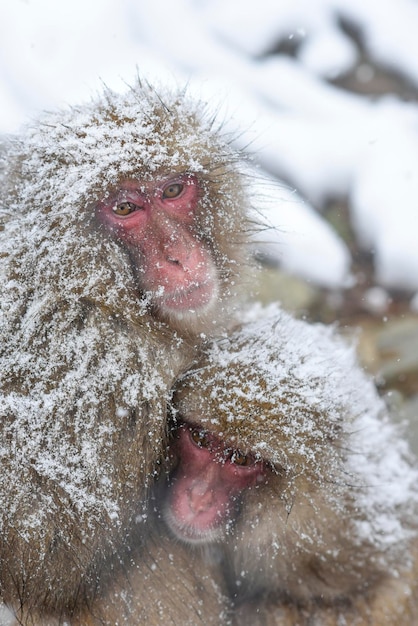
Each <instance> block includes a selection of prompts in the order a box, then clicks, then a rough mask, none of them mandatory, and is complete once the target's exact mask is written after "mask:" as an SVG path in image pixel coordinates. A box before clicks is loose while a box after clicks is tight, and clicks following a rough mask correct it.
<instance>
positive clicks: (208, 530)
mask: <svg viewBox="0 0 418 626" xmlns="http://www.w3.org/2000/svg"><path fill="white" fill-rule="evenodd" d="M163 517H164V520H165V523H166V524H167V526H168V527H169V529H170V530H171V532H172V533H173V534H174V536H175V537H176V538H177V539H179V540H180V541H184V542H185V543H188V544H193V545H201V544H208V543H215V542H216V541H219V540H220V539H222V537H223V536H224V535H225V528H224V525H223V524H222V523H217V524H212V525H210V526H206V525H203V526H201V527H199V526H198V525H197V524H193V525H191V524H188V523H187V522H185V523H181V522H180V521H179V520H178V519H177V518H176V517H175V516H174V515H173V514H172V512H171V511H170V508H169V507H166V508H165V509H164V512H163Z"/></svg>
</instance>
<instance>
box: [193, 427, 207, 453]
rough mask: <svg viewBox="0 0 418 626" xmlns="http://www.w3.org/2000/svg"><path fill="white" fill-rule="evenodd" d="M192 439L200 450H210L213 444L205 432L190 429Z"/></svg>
mask: <svg viewBox="0 0 418 626" xmlns="http://www.w3.org/2000/svg"><path fill="white" fill-rule="evenodd" d="M190 437H191V438H192V441H193V442H194V443H195V444H196V445H197V446H199V448H208V447H209V446H210V444H211V438H210V437H209V435H208V433H207V432H206V431H205V430H200V429H198V428H190Z"/></svg>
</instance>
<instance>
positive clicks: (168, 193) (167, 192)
mask: <svg viewBox="0 0 418 626" xmlns="http://www.w3.org/2000/svg"><path fill="white" fill-rule="evenodd" d="M183 189H184V185H182V184H181V183H171V184H170V185H167V187H166V188H165V189H164V190H163V198H168V199H171V198H178V196H180V195H181V193H182V191H183Z"/></svg>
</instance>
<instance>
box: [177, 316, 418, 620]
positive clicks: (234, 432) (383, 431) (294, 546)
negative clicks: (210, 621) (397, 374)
mask: <svg viewBox="0 0 418 626" xmlns="http://www.w3.org/2000/svg"><path fill="white" fill-rule="evenodd" d="M173 401H174V405H175V416H176V419H177V420H178V421H179V423H180V424H182V423H186V424H191V425H193V428H191V427H185V426H181V427H180V428H181V429H182V433H187V431H188V433H189V439H188V440H187V445H186V446H185V447H183V446H181V445H180V446H179V445H178V440H177V441H176V440H175V442H174V444H173V446H174V450H175V451H176V452H177V454H179V455H180V461H179V463H180V465H179V467H180V470H181V474H180V477H179V480H177V482H176V481H175V480H174V481H173V483H172V487H171V490H172V492H171V493H170V487H169V492H168V498H167V502H168V504H167V506H168V512H166V514H165V517H166V520H167V522H168V525H169V527H170V528H171V530H172V531H173V532H174V534H175V536H176V537H177V538H180V539H182V540H184V541H186V542H188V543H192V542H193V540H194V536H197V537H199V535H200V539H201V541H200V543H201V544H202V543H203V541H204V539H205V538H206V540H207V542H208V543H211V542H214V543H215V545H216V544H217V545H218V548H217V549H219V545H221V546H222V548H221V549H222V551H223V553H224V568H225V575H226V579H227V586H228V588H229V593H230V594H231V598H233V600H234V603H235V620H236V624H240V625H242V624H251V625H254V624H257V625H260V626H261V625H266V624H267V625H273V624H279V623H280V624H284V625H285V626H295V625H296V624H297V625H298V626H299V625H306V626H307V625H308V624H309V625H312V624H315V625H318V626H319V625H321V626H328V625H329V626H337V625H339V624H350V625H361V626H366V624H367V625H373V626H382V625H384V626H390V625H392V624H398V623H399V624H403V625H405V624H406V625H408V626H412V625H415V626H416V624H417V623H418V550H417V532H418V513H417V512H418V470H417V467H416V465H415V461H414V459H412V458H411V456H410V452H409V448H408V444H407V442H406V441H405V440H404V439H403V438H402V435H401V434H400V433H399V430H398V426H395V425H394V424H393V423H391V421H390V419H389V417H388V415H387V412H386V409H385V406H384V403H383V401H382V400H381V399H380V398H379V396H378V395H377V392H376V389H375V386H374V384H373V382H372V381H371V380H370V379H369V378H368V377H367V375H366V374H365V373H364V372H363V371H362V369H361V368H360V367H359V365H358V364H357V362H356V356H355V347H354V346H352V345H349V343H348V342H347V341H346V340H345V339H342V338H341V337H339V336H338V335H337V334H336V332H335V329H333V328H330V327H326V326H323V325H319V324H318V325H309V324H308V323H306V322H303V321H299V320H295V319H293V318H291V317H290V316H289V315H287V314H286V313H284V312H280V311H279V310H278V309H276V308H275V307H269V308H268V309H265V310H260V309H257V310H254V312H253V317H252V319H250V316H249V319H248V321H247V323H246V324H244V325H243V326H241V327H240V328H238V329H236V330H235V331H234V332H233V333H232V334H230V336H228V337H227V338H223V339H221V340H218V341H216V342H213V343H211V344H210V346H209V347H208V351H207V352H206V353H205V355H204V356H203V358H202V359H201V360H199V361H198V363H197V364H196V366H193V368H192V369H191V370H190V371H189V372H188V373H186V375H185V376H184V377H183V379H182V380H181V381H180V382H179V384H178V385H177V388H176V391H175V394H174V396H173ZM183 436H184V437H185V436H186V435H185V434H184V435H183V434H181V435H180V437H181V438H182V437H183ZM181 438H180V441H181ZM199 440H201V442H203V444H202V443H199ZM220 440H222V441H223V442H225V444H224V446H222V445H221V444H220ZM212 441H214V442H216V443H215V445H214V449H215V450H218V451H219V458H218V459H217V460H216V459H213V458H212V459H211V461H210V462H209V461H208V454H209V453H210V450H211V446H212V443H211V442H212ZM192 442H193V443H194V444H195V448H194V450H195V452H194V456H193V457H192V458H193V459H194V461H193V464H192V471H194V472H195V473H196V476H197V477H199V476H200V475H201V472H200V470H196V469H193V468H195V467H196V466H197V458H198V457H200V459H201V461H202V464H203V463H206V467H207V468H209V467H211V468H213V467H214V466H215V462H216V468H217V469H216V472H217V484H221V483H222V480H224V482H225V485H228V481H229V480H230V478H229V472H230V467H229V464H230V462H232V458H233V457H232V456H229V455H230V454H232V455H233V454H234V451H235V450H239V455H240V456H239V458H242V459H250V464H249V467H250V468H251V467H254V465H253V463H254V461H255V462H256V463H258V464H261V463H262V464H263V465H264V470H263V473H262V476H263V479H262V480H260V481H259V482H258V484H257V485H256V486H254V485H251V486H250V487H249V488H244V489H243V490H242V491H241V493H240V498H239V503H238V506H239V512H238V515H236V513H235V512H234V515H231V516H230V518H229V521H230V524H229V526H227V525H226V523H225V522H226V519H225V518H226V515H225V510H226V507H225V502H224V500H225V497H226V493H227V489H228V488H227V486H225V490H224V491H223V490H222V489H221V488H219V489H217V490H215V491H214V493H213V494H212V497H216V495H217V494H218V496H219V503H218V510H219V515H220V516H221V517H222V518H223V522H222V523H223V527H224V529H226V530H225V532H224V533H223V536H222V537H220V536H219V534H218V533H215V535H214V536H213V537H212V536H211V533H210V532H209V530H208V527H209V525H210V524H209V523H208V522H207V520H205V518H204V517H203V518H202V520H200V518H199V517H198V515H197V513H196V514H195V515H194V516H193V514H192V512H191V511H192V510H193V507H194V504H193V503H194V502H195V501H198V500H197V499H196V498H194V500H192V499H191V497H192V496H191V494H192V493H193V491H192V490H191V488H193V490H194V491H195V492H196V493H198V489H199V485H198V484H196V485H195V484H194V483H193V476H192V475H191V473H189V475H187V467H185V465H184V463H182V461H181V455H182V454H186V458H187V455H188V456H189V458H191V453H190V451H189V448H190V446H191V445H192ZM227 450H229V452H226V451H227ZM224 455H226V458H227V462H224V461H223V458H224ZM214 461H215V462H214ZM210 471H214V470H212V469H211V470H210ZM223 471H225V477H224V479H223V478H222V472H223ZM202 485H203V486H202V494H205V495H206V493H207V489H206V486H207V485H206V482H205V479H204V478H203V480H202ZM208 497H209V496H208ZM202 500H203V495H202ZM211 507H212V510H213V509H214V508H216V504H215V503H211ZM202 508H203V507H202ZM188 509H190V513H189V511H188ZM212 522H213V515H212ZM215 526H216V524H215ZM202 529H203V532H202Z"/></svg>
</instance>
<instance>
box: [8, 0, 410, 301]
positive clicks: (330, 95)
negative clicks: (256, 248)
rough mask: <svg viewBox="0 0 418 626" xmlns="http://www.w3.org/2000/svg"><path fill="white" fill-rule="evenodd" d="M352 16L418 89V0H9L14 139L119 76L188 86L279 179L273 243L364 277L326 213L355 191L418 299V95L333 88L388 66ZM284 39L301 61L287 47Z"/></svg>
mask: <svg viewBox="0 0 418 626" xmlns="http://www.w3.org/2000/svg"><path fill="white" fill-rule="evenodd" d="M341 20H343V21H344V23H345V24H350V25H351V26H353V27H354V29H355V30H356V31H357V32H358V33H359V36H360V38H361V41H362V45H363V47H364V49H365V51H366V53H367V55H368V58H369V59H370V60H371V61H372V62H373V64H375V65H377V66H381V67H386V68H388V69H392V70H393V71H395V72H396V73H398V74H399V75H401V76H404V77H405V78H407V79H408V80H409V81H410V83H411V84H412V85H414V86H415V87H416V88H418V37H417V33H418V2H417V1H416V0H380V1H379V2H377V1H376V0H350V2H347V1H346V0H296V1H295V0H257V2H252V1H251V0H152V2H149V1H148V0H87V2H86V1H85V0H61V1H60V2H56V1H55V0H2V2H1V4H0V86H1V88H0V110H1V116H0V132H2V133H5V132H15V131H16V130H17V129H18V128H19V126H20V125H21V124H22V123H23V122H25V121H27V120H28V119H30V118H31V117H33V116H34V115H35V114H36V112H37V111H39V110H40V109H43V108H52V107H56V106H65V105H67V104H68V103H69V104H73V103H76V102H79V101H84V100H86V99H88V98H89V97H90V95H91V94H92V93H94V92H95V91H97V90H101V88H102V84H103V83H106V84H107V85H108V86H110V87H112V88H115V89H118V90H121V89H126V84H129V83H130V82H132V81H133V78H134V76H135V75H136V73H139V74H140V75H141V76H144V77H147V78H149V79H150V80H151V81H156V82H157V83H161V82H167V81H172V82H174V83H176V84H183V83H184V82H185V81H188V82H189V84H190V87H189V88H190V89H191V90H193V91H195V92H196V94H197V95H198V96H199V97H203V98H204V99H205V100H208V101H209V102H210V104H211V105H213V107H214V108H215V109H216V110H218V112H219V115H220V117H221V118H224V119H225V120H226V122H225V126H226V128H227V129H229V128H232V129H233V130H236V131H237V145H239V146H246V145H250V149H251V152H252V153H254V154H255V155H256V159H257V160H258V162H259V164H260V165H261V171H264V172H265V173H266V176H265V177H264V178H263V180H262V181H261V182H260V183H259V185H258V187H257V189H256V190H255V200H256V203H258V204H259V205H260V206H261V207H262V210H263V211H264V212H265V213H266V215H267V216H268V219H269V221H270V222H271V223H273V224H274V225H276V226H277V227H278V230H277V232H276V233H275V235H273V233H272V231H269V232H268V242H265V243H264V246H265V250H268V252H269V253H270V254H272V255H273V256H276V257H279V258H280V262H281V263H282V265H283V267H284V268H285V269H287V270H288V271H290V272H294V273H296V274H298V275H300V276H303V277H304V278H307V279H308V280H311V281H313V282H315V283H317V284H319V285H324V286H328V287H331V288H342V287H345V286H347V285H349V284H350V266H351V258H350V253H349V251H348V249H347V247H346V246H345V244H344V242H343V241H342V240H341V239H340V238H339V237H338V235H337V234H336V233H335V232H334V231H333V230H332V229H331V228H330V227H329V225H328V224H327V223H326V222H325V221H324V220H323V219H322V217H321V215H320V209H321V208H322V207H323V205H324V202H325V201H326V200H327V199H329V198H335V197H347V198H348V199H349V206H350V211H351V216H352V225H353V228H354V230H355V233H356V236H357V239H358V242H359V244H360V245H361V246H363V247H365V248H367V249H370V250H372V251H373V252H374V255H375V280H376V284H377V285H380V286H382V287H385V288H404V289H407V290H409V291H410V292H411V296H413V294H414V293H416V292H418V241H417V240H418V167H417V164H418V103H416V102H409V103H407V102H404V101H402V100H401V99H400V98H399V97H398V96H396V95H385V96H382V97H379V98H373V99H371V98H366V97H364V96H360V95H355V94H353V93H349V92H347V91H343V90H342V89H339V88H337V87H335V86H333V85H331V84H330V83H329V82H327V80H328V79H332V78H336V77H338V76H341V75H342V74H344V73H346V72H349V71H350V70H353V68H356V71H357V79H358V80H359V81H367V80H368V79H369V78H370V77H371V76H372V75H373V67H372V66H371V65H370V64H367V63H364V62H360V63H359V59H360V50H359V47H358V45H357V44H356V42H355V41H354V39H353V38H351V37H350V36H349V35H348V34H347V29H343V28H341ZM279 42H282V44H283V42H285V43H287V45H288V46H293V48H294V49H295V54H294V56H293V57H290V56H289V55H285V54H283V53H282V54H279V53H277V52H276V53H273V52H274V49H275V47H276V49H277V45H278V43H279ZM267 175H268V176H270V177H271V178H272V183H271V184H270V182H268V181H269V178H268V176H267ZM278 181H282V182H281V183H280V182H279V183H278ZM283 181H286V184H284V183H283ZM290 186H292V187H294V188H295V189H296V191H294V190H293V189H291V188H290ZM417 300H418V296H417V295H416V296H415V299H414V300H412V301H413V302H417Z"/></svg>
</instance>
